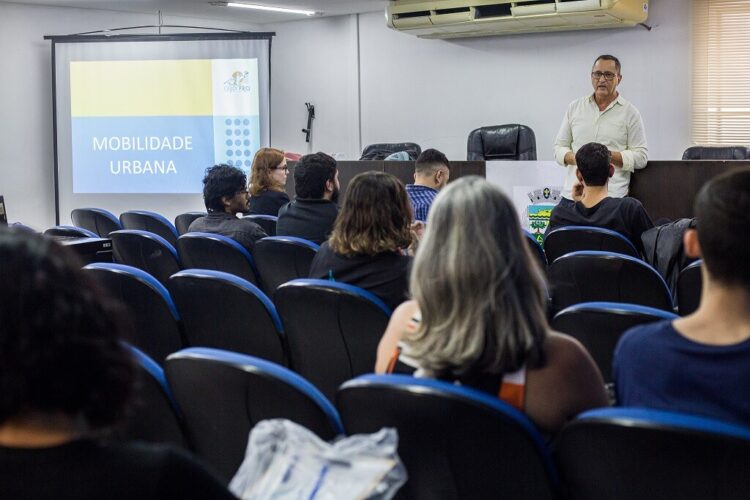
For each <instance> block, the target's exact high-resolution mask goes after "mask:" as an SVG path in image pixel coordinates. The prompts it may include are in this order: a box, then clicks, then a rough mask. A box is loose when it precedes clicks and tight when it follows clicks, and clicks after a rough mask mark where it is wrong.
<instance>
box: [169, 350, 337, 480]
mask: <svg viewBox="0 0 750 500" xmlns="http://www.w3.org/2000/svg"><path fill="white" fill-rule="evenodd" d="M166 373H167V379H168V380H169V385H170V387H172V390H173V391H174V395H175V398H176V400H177V402H178V403H179V406H180V408H181V409H182V412H183V415H184V417H185V422H186V424H187V429H188V433H189V435H190V436H191V438H192V442H193V444H194V446H195V451H196V453H197V454H198V455H199V456H200V457H201V458H203V459H204V460H206V462H208V463H209V464H211V465H212V466H213V467H214V469H216V471H217V472H218V473H219V474H220V475H221V477H222V478H224V480H225V481H226V482H229V480H230V479H231V478H232V476H234V474H235V472H236V471H237V468H238V467H239V466H240V464H241V463H242V460H243V458H244V456H245V448H246V446H247V439H248V435H249V433H250V430H251V429H252V428H253V427H254V426H255V424H257V423H258V422H260V421H261V420H265V419H270V418H286V419H289V420H291V421H293V422H295V423H298V424H300V425H303V426H305V427H307V428H308V429H310V430H311V431H312V432H314V433H315V434H317V435H318V436H320V438H322V439H325V440H330V439H333V438H334V437H336V436H337V435H340V434H343V428H342V425H341V420H340V419H339V416H338V413H337V412H336V409H335V408H334V407H333V405H332V404H331V403H330V402H328V401H327V400H326V398H325V397H323V395H322V394H321V393H320V391H318V390H317V389H316V388H315V387H313V386H312V384H310V383H309V382H307V381H306V380H304V379H303V378H302V377H300V376H299V375H297V374H295V373H293V372H291V371H289V370H287V369H286V368H283V367H281V366H278V365H276V364H274V363H270V362H268V361H264V360H262V359H258V358H255V357H252V356H245V355H242V354H237V353H232V352H228V351H220V350H217V349H196V348H193V349H185V350H183V351H180V352H178V353H175V354H172V355H171V356H170V357H169V359H167V366H166Z"/></svg>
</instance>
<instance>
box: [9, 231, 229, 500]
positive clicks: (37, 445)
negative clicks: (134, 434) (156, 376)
mask: <svg viewBox="0 0 750 500" xmlns="http://www.w3.org/2000/svg"><path fill="white" fill-rule="evenodd" d="M0 281H1V282H2V283H3V285H4V286H3V287H0V325H1V326H0V387H3V391H2V397H0V498H2V499H6V498H8V499H10V498H23V499H32V500H42V499H56V500H74V499H75V500H94V499H101V498H107V499H114V500H120V499H122V500H125V499H129V498H138V499H145V500H151V499H153V500H157V499H165V498H202V499H222V500H223V499H227V500H228V499H232V498H234V496H233V495H232V494H231V493H230V492H229V491H228V490H227V489H226V487H225V485H224V484H222V483H221V482H220V481H219V480H218V479H217V478H216V477H214V476H213V475H212V474H211V473H209V472H208V471H207V470H205V469H204V468H203V466H202V465H200V464H199V463H198V462H197V461H196V460H195V459H193V458H191V457H190V456H189V455H187V454H186V453H184V452H181V451H177V450H173V449H170V448H169V447H167V446H159V445H149V444H145V443H144V444H135V443H117V442H108V441H105V440H104V435H105V433H104V432H102V431H106V430H107V429H109V428H111V427H112V426H113V425H115V424H116V423H117V421H118V420H119V419H120V418H121V417H122V416H123V414H126V408H127V406H128V403H129V401H130V400H131V397H132V396H133V390H134V384H135V377H136V371H135V370H136V368H135V364H134V363H135V360H134V359H133V355H132V352H131V351H130V348H129V347H128V346H127V345H125V344H124V343H123V342H122V340H121V339H122V337H123V336H124V334H126V333H127V331H126V327H127V325H128V324H129V322H128V321H127V320H126V318H125V317H124V314H125V313H124V310H123V307H122V306H121V305H119V304H116V303H114V302H113V301H112V300H111V298H110V297H109V295H108V294H107V293H106V290H104V289H102V288H100V287H99V286H98V284H97V283H95V282H94V281H93V278H92V277H91V276H90V275H89V274H87V273H86V272H85V271H83V270H82V269H81V262H80V261H79V260H78V258H77V256H76V255H74V254H73V253H71V251H70V250H69V249H67V248H64V247H62V246H60V245H58V244H57V243H55V242H54V241H51V240H49V239H47V238H44V237H42V236H41V235H37V234H33V233H29V232H25V231H24V232H22V231H18V230H8V229H2V230H0Z"/></svg>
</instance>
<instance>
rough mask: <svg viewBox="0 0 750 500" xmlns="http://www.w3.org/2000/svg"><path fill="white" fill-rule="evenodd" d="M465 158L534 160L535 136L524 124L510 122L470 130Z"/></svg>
mask: <svg viewBox="0 0 750 500" xmlns="http://www.w3.org/2000/svg"><path fill="white" fill-rule="evenodd" d="M466 151H467V153H466V159H467V160H536V137H535V135H534V131H533V130H532V129H531V128H529V127H527V126H526V125H519V124H517V123H510V124H507V125H493V126H489V127H481V128H478V129H475V130H472V131H471V132H470V133H469V139H468V142H467V146H466Z"/></svg>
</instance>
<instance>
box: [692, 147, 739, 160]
mask: <svg viewBox="0 0 750 500" xmlns="http://www.w3.org/2000/svg"><path fill="white" fill-rule="evenodd" d="M682 159H683V160H748V159H750V148H749V147H747V146H692V147H689V148H687V149H686V150H685V152H684V153H682Z"/></svg>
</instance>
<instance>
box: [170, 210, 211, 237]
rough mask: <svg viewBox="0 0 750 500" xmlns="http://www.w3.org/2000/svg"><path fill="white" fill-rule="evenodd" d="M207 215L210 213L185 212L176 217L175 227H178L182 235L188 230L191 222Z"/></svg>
mask: <svg viewBox="0 0 750 500" xmlns="http://www.w3.org/2000/svg"><path fill="white" fill-rule="evenodd" d="M206 215H208V214H207V213H206V212H185V213H184V214H180V215H178V216H177V217H175V218H174V226H175V229H177V232H178V233H179V234H180V236H182V235H183V234H185V233H187V232H188V228H189V227H190V224H192V223H193V221H194V220H195V219H200V218H201V217H205V216H206Z"/></svg>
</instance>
